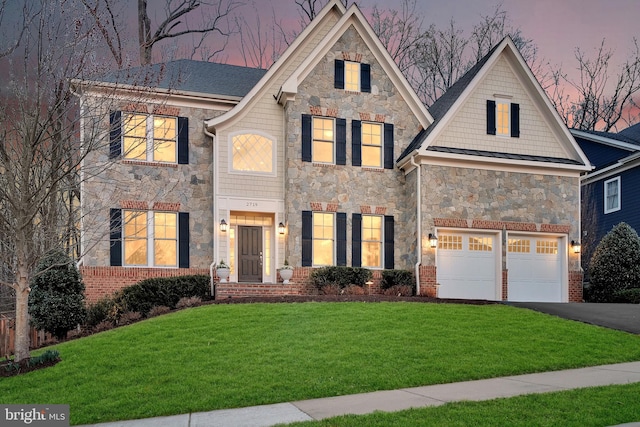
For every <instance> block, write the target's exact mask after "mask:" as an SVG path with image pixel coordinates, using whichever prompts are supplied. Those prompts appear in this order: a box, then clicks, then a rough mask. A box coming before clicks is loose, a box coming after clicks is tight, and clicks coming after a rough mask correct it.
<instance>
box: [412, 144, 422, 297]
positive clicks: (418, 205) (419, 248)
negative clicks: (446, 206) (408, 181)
mask: <svg viewBox="0 0 640 427" xmlns="http://www.w3.org/2000/svg"><path fill="white" fill-rule="evenodd" d="M411 165H412V166H413V167H414V168H415V170H416V174H417V176H416V187H417V189H416V198H417V201H416V233H417V235H418V242H417V243H418V244H417V245H416V246H417V248H416V251H417V258H416V265H415V276H416V295H420V264H421V260H422V194H421V193H422V191H421V187H422V180H421V174H420V165H418V164H417V163H416V161H415V156H411Z"/></svg>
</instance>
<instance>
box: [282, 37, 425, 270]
mask: <svg viewBox="0 0 640 427" xmlns="http://www.w3.org/2000/svg"><path fill="white" fill-rule="evenodd" d="M344 58H350V59H351V60H358V61H360V60H361V62H363V63H367V64H370V65H371V86H372V88H371V93H359V92H349V91H345V90H341V89H335V88H334V60H335V59H344ZM302 114H314V115H320V114H321V115H324V116H331V117H339V118H344V119H346V125H347V141H346V144H347V158H346V165H345V166H340V165H324V164H314V163H311V162H302V160H301V156H302V154H301V146H302V143H301V116H302ZM285 116H286V117H285V126H286V135H287V137H286V148H287V160H286V162H287V163H286V172H285V173H286V183H285V190H286V196H285V211H286V215H287V222H288V227H289V234H288V242H287V259H288V260H289V262H290V263H291V264H293V265H300V264H301V230H302V215H301V212H302V211H303V210H312V204H321V206H323V209H327V210H330V211H334V212H335V211H338V212H345V213H346V214H347V265H352V260H351V216H352V214H353V213H361V212H362V207H363V206H365V207H368V208H369V209H371V211H372V212H376V211H377V212H382V211H384V212H385V214H386V215H393V217H394V219H395V242H396V243H395V248H396V249H395V267H396V268H412V267H413V265H412V258H411V255H408V254H411V253H415V209H412V210H413V211H414V212H413V213H412V212H410V211H411V209H410V210H408V209H407V206H408V205H410V204H411V202H410V201H409V200H410V198H411V197H413V196H414V194H413V187H410V186H408V185H407V184H406V181H405V176H404V173H403V172H402V171H400V170H398V169H397V168H395V169H374V168H363V167H358V166H351V164H352V157H351V123H352V121H353V120H362V119H363V118H364V119H369V120H371V121H384V122H386V123H392V124H393V125H394V140H395V142H394V159H395V158H397V156H398V155H399V154H400V153H401V152H402V151H403V150H404V148H406V147H407V145H408V144H409V143H410V142H411V140H412V139H413V138H414V137H415V135H416V134H417V133H418V132H419V130H420V128H419V123H418V121H417V119H416V118H415V115H414V114H413V112H412V111H411V109H410V108H409V107H408V105H407V103H406V101H405V100H404V99H403V98H402V96H401V95H400V93H399V91H398V90H397V89H396V87H395V86H394V85H393V83H392V82H391V80H390V79H389V77H388V76H387V75H386V74H385V73H384V71H383V69H382V67H381V66H380V65H379V64H378V63H377V62H376V60H375V57H374V56H373V54H372V53H371V52H370V51H369V49H368V48H367V46H366V44H365V43H364V41H363V40H362V39H361V37H360V36H359V34H358V33H357V32H356V31H355V29H354V28H353V27H352V28H350V29H348V30H347V31H346V32H345V33H344V35H343V36H342V37H341V38H340V39H339V40H338V41H337V42H336V44H335V45H334V46H333V47H332V48H331V49H330V50H329V52H328V53H327V54H326V55H325V57H324V58H323V59H322V60H321V61H320V62H319V63H318V65H317V66H316V68H315V69H314V70H312V71H311V73H310V74H309V75H308V76H307V77H306V78H305V79H304V81H303V82H301V83H300V84H299V86H298V94H297V95H296V98H295V101H293V102H290V103H288V104H287V106H286V108H285ZM328 207H330V208H331V209H328ZM412 242H414V243H412ZM412 248H413V249H412ZM413 259H415V255H414V258H413Z"/></svg>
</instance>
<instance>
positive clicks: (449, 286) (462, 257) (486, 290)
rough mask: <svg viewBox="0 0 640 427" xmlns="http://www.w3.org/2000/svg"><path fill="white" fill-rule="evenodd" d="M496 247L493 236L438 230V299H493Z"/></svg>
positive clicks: (495, 281)
mask: <svg viewBox="0 0 640 427" xmlns="http://www.w3.org/2000/svg"><path fill="white" fill-rule="evenodd" d="M497 244H499V241H497V239H496V235H495V234H483V233H466V232H454V231H443V230H440V231H438V251H437V254H436V257H437V260H436V265H437V277H438V283H439V284H440V288H439V289H438V297H440V298H464V299H487V300H495V299H497V296H496V294H497V292H496V289H497V286H498V284H497V278H498V277H499V276H498V274H497V268H498V267H497V266H498V263H497V257H498V253H499V250H498V247H497Z"/></svg>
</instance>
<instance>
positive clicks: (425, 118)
mask: <svg viewBox="0 0 640 427" xmlns="http://www.w3.org/2000/svg"><path fill="white" fill-rule="evenodd" d="M331 13H337V14H338V16H339V19H338V22H336V23H335V24H333V25H332V27H331V28H330V29H329V31H328V33H327V34H326V35H324V37H323V38H322V39H321V40H320V41H319V43H318V44H317V45H316V46H315V47H314V48H313V50H312V51H311V53H309V54H308V55H307V56H306V58H305V59H304V60H303V61H302V63H301V64H300V65H299V66H298V67H297V68H296V69H295V70H294V71H293V72H292V74H291V75H290V76H288V77H287V78H286V80H285V81H284V83H283V84H282V85H281V86H280V90H279V92H278V95H277V96H276V100H277V101H278V102H282V101H283V100H284V99H286V98H287V97H289V96H293V95H295V93H297V87H298V83H300V82H302V80H303V79H304V78H305V77H306V76H307V75H308V74H309V73H310V72H311V71H312V70H313V68H314V67H315V66H316V65H317V64H318V63H319V62H320V61H321V59H322V58H323V57H324V55H325V54H326V53H327V52H328V51H329V49H331V47H332V46H333V45H334V44H335V42H336V41H337V40H338V39H339V38H340V37H341V36H342V35H343V34H344V33H345V32H346V31H347V30H348V29H349V28H350V27H351V26H354V27H355V28H356V30H357V31H358V33H359V34H360V36H361V37H362V38H363V40H364V42H365V43H366V44H367V46H368V47H369V49H370V50H371V52H372V54H373V55H374V56H375V58H376V60H377V61H378V63H379V64H380V65H381V66H382V68H383V69H384V71H385V72H386V73H387V75H388V76H389V77H390V78H391V80H392V82H393V83H394V84H395V86H396V87H397V88H398V90H399V91H400V93H401V95H402V96H403V97H404V99H405V101H406V102H407V104H408V105H409V107H410V108H411V109H412V111H413V113H414V114H415V116H416V117H417V119H418V121H419V122H420V124H421V125H422V126H423V127H428V126H429V125H430V124H431V123H432V122H433V119H432V117H431V115H430V114H429V112H428V110H427V108H426V106H425V105H424V104H423V103H422V102H421V101H420V99H419V97H418V96H417V94H416V93H415V92H414V91H413V89H412V88H411V85H410V84H409V82H408V81H407V80H406V78H405V77H404V75H403V74H402V72H401V71H400V69H399V68H398V66H397V65H396V64H395V62H394V61H393V59H392V58H391V55H389V52H387V50H386V48H385V47H384V46H383V45H382V43H381V42H380V40H379V39H378V37H377V36H376V34H375V32H374V31H373V29H372V28H371V26H370V25H369V23H368V22H367V20H366V18H365V17H364V15H363V14H362V12H361V11H360V9H359V8H358V6H357V5H356V4H355V3H354V4H352V5H351V6H350V7H349V9H348V10H347V9H345V7H344V6H343V4H342V2H341V1H340V0H330V1H329V2H328V3H327V5H325V7H324V8H323V9H322V10H321V11H320V13H318V15H317V16H316V18H315V19H314V20H313V21H311V23H310V24H309V25H308V26H307V27H306V28H305V30H304V31H303V32H302V33H301V34H300V35H299V36H298V37H297V38H296V40H295V41H294V43H292V44H291V45H290V46H289V47H288V48H287V50H286V51H285V52H284V54H283V55H282V57H280V59H279V60H278V62H276V63H275V64H274V65H273V66H272V67H271V68H270V69H269V71H268V72H267V73H266V74H265V75H264V76H263V78H262V79H261V80H260V82H258V84H256V85H255V86H254V88H253V89H252V90H251V91H250V92H249V93H248V94H247V96H245V98H244V99H243V100H242V101H241V102H240V103H239V104H238V105H236V106H235V107H234V108H232V109H231V110H230V111H228V112H226V113H224V114H222V115H220V116H217V117H214V118H212V119H209V120H207V121H206V122H205V126H206V127H207V128H208V129H209V130H211V131H212V130H214V129H215V127H217V126H219V125H221V124H222V123H225V122H227V121H229V120H231V119H233V118H234V117H236V116H237V115H238V114H240V113H241V112H242V111H245V109H246V107H247V106H248V105H249V104H250V103H252V102H257V99H258V98H259V96H260V94H261V91H263V90H264V88H266V87H268V86H269V85H270V83H271V82H272V81H273V80H275V79H276V78H277V77H278V76H281V74H279V72H280V71H281V70H283V69H286V66H287V65H288V64H290V62H291V60H292V58H293V57H295V55H296V53H297V49H298V48H299V47H300V46H302V45H303V44H304V43H306V42H307V40H308V39H310V37H311V36H312V34H314V33H316V32H317V31H316V30H317V29H318V28H319V26H321V25H324V24H325V23H326V21H327V19H326V18H327V17H328V16H330V14H331Z"/></svg>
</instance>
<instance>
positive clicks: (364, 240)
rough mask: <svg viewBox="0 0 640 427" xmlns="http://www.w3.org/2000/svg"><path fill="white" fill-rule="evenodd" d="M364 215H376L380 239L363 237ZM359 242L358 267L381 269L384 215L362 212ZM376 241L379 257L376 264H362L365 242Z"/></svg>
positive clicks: (383, 245)
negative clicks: (378, 221)
mask: <svg viewBox="0 0 640 427" xmlns="http://www.w3.org/2000/svg"><path fill="white" fill-rule="evenodd" d="M365 217H377V218H379V219H380V229H379V231H380V240H367V239H365V237H364V236H365V232H364V222H365V221H364V219H365ZM360 233H361V234H360V236H361V239H360V242H361V250H360V265H359V266H360V267H364V268H370V269H372V270H381V269H383V268H384V260H385V250H384V249H385V238H384V233H385V218H384V215H376V214H362V217H361V223H360ZM373 242H375V243H378V244H379V245H380V257H379V259H378V265H376V266H370V265H364V264H365V263H364V256H365V251H364V246H365V243H373Z"/></svg>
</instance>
